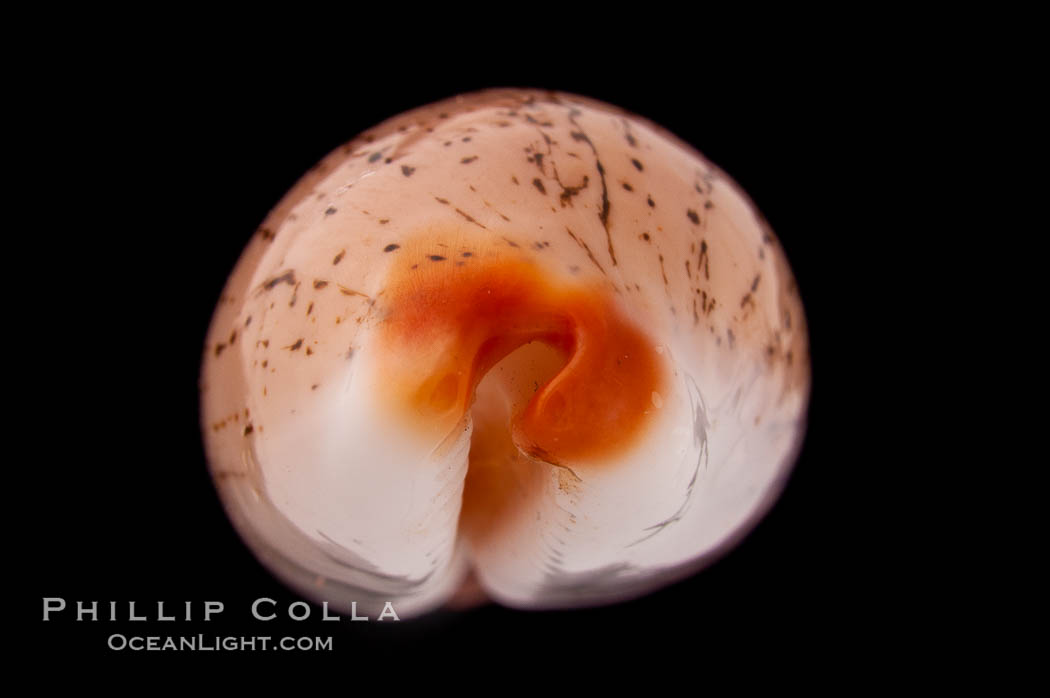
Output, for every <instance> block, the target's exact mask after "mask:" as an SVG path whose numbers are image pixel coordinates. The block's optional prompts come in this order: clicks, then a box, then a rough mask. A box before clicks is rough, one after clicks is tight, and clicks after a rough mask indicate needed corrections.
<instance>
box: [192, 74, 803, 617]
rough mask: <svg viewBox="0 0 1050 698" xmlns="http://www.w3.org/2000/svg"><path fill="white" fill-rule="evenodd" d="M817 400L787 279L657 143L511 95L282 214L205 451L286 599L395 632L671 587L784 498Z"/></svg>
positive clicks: (218, 318) (450, 114)
mask: <svg viewBox="0 0 1050 698" xmlns="http://www.w3.org/2000/svg"><path fill="white" fill-rule="evenodd" d="M808 393H809V358H808V351H807V337H806V330H805V322H804V317H803V313H802V307H801V304H800V301H799V298H798V296H797V292H796V290H795V286H794V281H793V279H792V275H791V272H790V270H789V268H788V266H787V262H786V259H785V257H784V255H783V253H782V251H781V250H780V248H779V247H778V245H777V243H776V241H775V238H774V236H773V235H772V233H771V231H770V230H769V229H768V227H767V226H766V225H765V224H764V222H763V220H762V218H761V217H760V216H759V214H758V213H757V211H756V210H755V209H754V207H753V206H752V205H751V203H750V201H749V200H748V199H747V197H746V196H745V195H743V194H742V193H741V192H740V191H739V189H738V188H737V187H736V185H735V184H734V183H733V182H732V181H730V180H729V179H728V178H727V177H726V176H725V175H724V174H722V173H721V172H720V171H719V170H717V169H716V168H715V167H714V166H712V165H711V164H710V163H708V162H707V161H706V160H704V159H703V158H702V157H701V156H700V155H699V154H698V153H696V152H695V151H694V150H693V149H691V148H690V147H688V146H687V145H685V144H683V143H682V142H680V141H678V140H677V139H675V138H674V137H673V136H670V135H669V134H668V133H666V132H664V131H662V130H661V129H659V128H658V127H656V126H654V125H653V124H651V123H648V122H646V121H644V120H642V119H639V118H637V117H634V116H632V115H629V114H626V113H623V112H621V111H620V110H617V109H615V108H613V107H610V106H608V105H605V104H601V103H597V102H594V101H592V100H588V99H584V98H581V97H577V96H572V95H565V94H551V93H540V92H531V91H517V90H514V91H511V90H497V91H489V92H484V93H479V94H473V95H468V96H465V97H457V98H455V99H452V100H448V101H446V102H442V103H439V104H435V105H431V106H428V107H424V108H421V109H418V110H415V111H412V112H409V113H407V114H404V115H402V116H399V117H396V118H394V119H392V120H390V121H388V122H386V123H384V124H382V125H380V126H379V127H377V128H375V129H373V130H372V131H369V132H367V133H365V134H364V135H362V136H360V137H358V138H357V139H355V140H354V141H352V142H350V143H349V144H347V145H346V146H344V147H343V148H340V149H339V150H337V151H335V152H333V153H332V154H330V155H329V156H328V157H326V158H325V159H324V160H323V161H322V162H321V163H319V164H318V165H317V166H316V167H315V168H314V169H313V170H311V171H310V172H309V173H307V174H306V175H305V176H304V177H303V178H302V179H301V180H300V182H299V183H298V184H296V186H295V187H294V188H293V189H292V191H290V192H289V193H288V194H287V196H285V198H284V199H283V200H282V201H281V202H280V203H279V204H278V205H277V207H276V208H275V209H274V210H273V211H272V212H271V214H270V215H269V217H268V218H267V219H266V221H264V223H263V225H262V226H261V227H260V229H259V231H258V234H257V235H255V236H254V237H253V239H252V240H251V242H250V243H249V245H248V247H247V249H246V250H245V252H244V254H243V256H242V258H241V260H240V261H239V263H238V265H237V267H236V269H235V270H234V273H233V275H232V276H231V278H230V280H229V283H228V285H227V287H226V289H225V292H224V294H223V296H222V298H221V300H220V303H219V306H218V308H217V310H216V312H215V316H214V318H213V321H212V326H211V330H210V334H209V337H208V340H207V346H206V350H205V356H204V364H203V370H202V412H203V428H204V433H205V438H206V441H207V452H208V457H209V461H210V465H211V468H212V472H213V474H214V478H215V480H216V483H217V485H218V488H219V491H220V493H221V496H222V499H223V501H224V504H225V506H226V508H227V511H228V512H229V515H230V517H231V518H232V520H233V521H234V523H235V524H236V526H237V528H238V530H239V531H240V533H241V535H242V536H243V537H244V539H245V540H246V541H247V542H248V543H249V544H250V546H251V547H252V549H253V550H254V551H255V552H256V554H257V555H259V557H260V558H261V559H262V560H263V561H264V562H265V563H266V564H267V565H268V566H269V567H270V568H271V569H273V570H274V571H275V572H276V573H277V574H279V575H280V576H281V577H282V578H283V579H284V580H286V581H287V582H288V583H290V584H292V585H294V586H295V587H296V588H298V589H299V590H300V591H301V592H303V593H305V594H307V595H310V596H312V597H313V598H317V599H325V600H329V601H332V602H339V603H345V602H348V601H350V600H353V601H356V602H358V607H359V608H361V609H368V608H373V609H378V608H381V607H382V604H383V602H386V601H390V602H392V603H393V604H394V605H395V607H396V608H397V612H398V613H399V615H401V616H402V617H404V616H405V615H411V614H415V613H421V612H423V611H426V610H428V609H430V608H433V607H435V606H438V605H440V604H442V603H443V602H445V601H446V600H447V599H448V598H449V597H450V596H451V595H452V594H453V593H454V592H455V590H456V589H457V587H458V586H459V585H460V584H461V583H462V581H463V579H464V578H465V576H466V574H467V572H468V570H470V569H473V571H474V573H475V575H476V577H477V580H478V581H479V583H480V585H481V586H482V588H483V589H484V590H485V592H486V593H487V594H488V595H489V596H490V597H492V598H494V599H496V600H498V601H500V602H502V603H505V604H508V605H512V606H516V607H522V608H551V607H564V606H572V605H582V604H595V603H604V602H608V601H613V600H617V599H621V598H627V597H631V596H636V595H638V594H641V593H644V592H646V591H648V590H650V589H653V588H655V587H657V586H659V585H662V584H665V583H667V582H668V581H671V580H674V579H677V578H680V577H682V576H684V575H686V574H688V573H690V572H692V571H694V570H695V569H697V568H698V567H699V566H700V565H702V564H703V562H704V561H705V560H708V559H710V557H711V556H712V555H713V554H714V553H716V552H717V551H719V550H721V549H724V548H725V546H727V545H728V544H730V543H731V542H733V541H735V540H736V539H738V538H739V536H740V535H741V534H742V532H744V531H745V530H746V529H747V527H748V526H749V525H750V524H751V523H753V522H754V521H755V519H756V518H757V517H759V516H760V515H761V514H762V513H763V512H764V511H765V509H766V508H767V507H768V505H769V503H770V502H771V500H772V498H773V497H775V496H776V494H777V493H778V492H779V490H780V487H781V485H782V482H783V479H784V476H785V474H786V472H787V471H788V470H789V468H790V466H791V464H792V462H793V460H794V457H795V453H796V451H797V448H798V445H799V442H800V438H801V433H802V430H803V426H804V417H805V408H806V403H807V400H808Z"/></svg>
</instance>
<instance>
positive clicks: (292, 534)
mask: <svg viewBox="0 0 1050 698" xmlns="http://www.w3.org/2000/svg"><path fill="white" fill-rule="evenodd" d="M530 97H531V98H533V99H537V100H548V99H556V100H564V101H568V102H571V103H573V104H576V105H580V106H581V107H584V108H588V109H594V110H598V111H600V112H603V113H607V114H610V115H616V116H618V117H622V118H625V119H629V120H630V123H631V126H632V127H639V128H641V127H644V128H647V129H649V130H650V131H651V132H652V133H654V134H657V135H659V137H661V138H662V139H664V140H665V141H667V142H668V143H671V144H673V145H674V146H675V147H676V148H677V149H679V150H681V151H682V152H684V153H688V154H689V155H690V156H691V157H692V158H694V159H695V160H696V161H698V162H700V163H704V164H705V165H706V166H707V167H708V168H709V170H708V171H709V172H712V173H716V176H717V178H718V179H719V180H721V181H722V182H724V183H725V187H726V188H727V190H728V191H731V192H732V193H733V195H735V196H737V197H739V199H740V202H741V204H740V205H741V206H742V207H743V209H745V210H747V211H749V212H750V215H751V216H752V217H753V218H754V219H755V220H756V221H757V225H758V226H759V228H760V229H761V230H762V233H763V235H765V236H767V237H768V238H770V239H772V240H773V241H774V243H773V244H774V246H775V247H774V251H773V252H771V254H772V255H773V256H774V257H775V258H776V260H777V261H778V262H780V263H782V266H783V269H782V270H781V271H782V272H784V273H786V275H787V276H788V277H789V278H790V269H789V267H787V263H786V262H787V260H786V259H785V258H784V252H783V250H782V249H781V248H780V247H779V245H776V244H775V236H774V235H773V233H772V231H771V230H770V229H769V226H768V224H766V222H765V221H764V219H763V218H762V217H761V214H760V213H759V212H758V209H757V207H755V205H754V203H753V202H752V201H751V200H750V198H748V196H747V194H746V193H745V192H743V190H742V189H741V188H740V187H739V186H738V185H737V184H736V183H735V182H734V181H733V180H732V179H731V178H730V177H728V176H727V175H726V174H725V173H724V172H722V171H721V170H720V169H718V168H717V167H715V166H714V165H711V164H710V163H709V162H708V161H707V160H706V158H704V157H703V156H702V155H701V154H700V153H699V152H698V151H697V150H696V149H695V148H694V147H693V146H692V145H691V144H688V143H685V142H683V141H681V140H680V139H678V138H677V137H676V136H674V135H673V134H670V133H669V132H667V131H666V130H665V129H663V128H661V127H659V126H658V125H655V124H653V123H651V122H649V121H648V120H647V119H645V118H644V117H639V116H637V115H635V114H632V113H630V112H627V111H625V110H623V109H620V108H618V107H615V106H612V105H608V104H605V103H603V102H600V101H597V100H593V99H590V98H586V97H580V96H577V95H567V94H563V93H552V92H542V91H536V90H518V89H496V90H486V91H483V92H478V93H472V94H468V95H461V96H457V97H454V98H451V99H449V100H445V101H443V102H438V103H435V104H431V105H428V106H425V107H421V108H419V109H417V110H413V111H410V112H407V113H405V114H402V115H399V116H396V117H393V118H392V119H389V120H387V121H385V122H383V123H382V124H380V125H379V126H377V127H375V128H373V129H369V130H368V131H366V132H365V134H362V136H359V137H358V138H356V139H354V140H353V141H351V142H350V143H348V144H347V145H346V146H344V147H342V148H340V149H337V150H336V151H334V152H333V153H332V154H330V155H329V156H327V157H326V158H325V159H324V160H322V162H321V163H319V165H318V166H317V167H316V168H315V169H314V170H312V171H311V172H309V173H307V174H306V175H304V177H303V178H302V179H301V180H300V182H299V183H297V184H296V186H295V187H293V189H292V190H291V191H290V192H289V193H288V194H287V195H286V196H285V198H284V199H282V201H281V203H280V204H278V206H277V207H276V208H275V209H274V211H273V212H271V214H270V216H268V218H267V220H266V221H264V223H263V225H262V227H261V229H262V230H264V231H266V230H269V231H270V233H271V235H273V234H276V232H278V231H279V230H280V228H281V226H282V225H283V224H284V223H285V222H286V221H287V219H288V216H289V214H290V213H292V209H293V208H295V206H296V205H298V204H299V203H300V202H301V201H302V199H303V196H304V194H306V193H308V192H309V190H310V189H311V188H312V187H313V186H314V185H316V184H317V183H318V182H320V181H322V180H324V179H325V177H326V176H327V175H328V173H330V172H331V171H332V170H333V169H334V168H336V167H338V164H339V163H340V162H342V161H345V159H346V158H347V156H348V155H350V154H351V153H353V152H354V151H355V150H356V149H359V148H360V147H361V146H362V145H364V144H366V143H370V142H373V141H381V140H382V139H383V138H386V137H388V136H391V135H392V134H396V133H397V132H398V129H400V128H401V127H403V126H404V125H406V124H409V123H413V122H417V121H420V120H424V119H425V118H427V117H428V115H433V114H438V113H440V112H442V111H447V112H450V113H452V112H458V113H462V111H463V110H469V109H471V108H472V107H473V106H475V105H491V104H497V105H498V104H501V103H504V102H505V103H507V104H520V103H521V101H522V100H523V99H528V98H530ZM413 136H416V137H418V138H421V139H422V138H426V134H425V132H423V129H419V133H418V134H411V135H410V136H409V137H407V138H406V139H404V140H406V141H408V140H411V138H412V137H413ZM398 147H403V144H402V146H398ZM395 158H396V149H395ZM375 175H376V170H365V171H364V172H362V173H360V175H359V177H358V178H357V179H356V180H353V181H352V182H350V183H348V184H356V183H358V182H361V181H364V180H366V179H369V178H372V177H374V176H375ZM265 237H266V235H265V233H264V234H263V235H262V236H256V237H255V238H253V239H252V241H251V242H250V243H249V245H248V247H247V248H246V250H245V252H244V254H243V255H242V258H241V260H240V261H239V262H238V267H237V271H235V273H234V275H233V276H231V279H230V282H229V283H228V286H227V288H226V290H225V291H224V294H223V298H224V299H227V298H230V297H233V298H234V302H231V303H224V302H223V301H220V304H219V307H218V308H217V310H216V313H215V315H214V317H213V321H212V327H211V329H210V331H209V343H208V345H207V347H206V356H207V355H208V354H214V353H215V351H216V346H217V345H218V344H221V343H222V342H221V341H220V340H221V339H223V338H226V337H227V335H228V331H229V328H230V327H231V326H232V325H233V320H234V319H235V318H237V317H238V315H237V307H235V306H237V303H239V302H240V300H239V299H242V298H244V297H245V296H246V295H247V294H248V292H249V291H250V286H249V282H250V281H251V280H252V279H253V278H254V277H253V275H252V274H250V273H248V274H246V273H245V272H246V271H251V270H253V269H255V268H256V267H257V266H258V263H259V260H260V259H261V258H262V257H263V255H265V254H266V252H267V247H266V245H267V243H268V241H267V240H266V239H265ZM271 239H272V238H271ZM348 254H352V253H351V252H348ZM791 283H793V281H792V282H791ZM238 307H239V306H238ZM792 311H793V312H794V313H795V316H794V322H795V323H796V325H797V326H798V327H799V328H800V329H799V330H798V331H799V332H801V334H802V336H803V338H804V340H803V341H804V343H805V344H806V347H807V349H808V337H807V333H806V330H805V327H806V324H805V316H804V312H803V309H802V306H801V302H800V301H799V302H798V303H796V304H795V305H794V306H792ZM226 346H227V348H232V347H233V346H234V342H227V343H226ZM242 346H243V342H242ZM799 363H800V364H802V363H804V364H805V367H804V371H805V374H804V376H803V377H802V378H801V379H800V380H799V381H798V382H797V383H796V384H795V386H794V390H795V399H796V400H797V401H798V407H797V418H796V421H795V422H794V423H793V425H792V429H793V437H792V438H791V440H790V441H791V442H790V444H789V445H788V447H787V448H786V450H784V451H783V453H782V455H781V457H780V458H779V462H778V463H777V464H776V465H775V466H774V467H773V468H772V469H771V470H772V473H773V475H772V477H771V478H770V479H769V480H768V481H767V482H766V483H765V486H764V488H763V489H762V492H761V493H760V494H759V495H758V496H757V498H756V499H755V503H754V504H753V506H751V508H750V511H749V512H748V513H747V515H746V516H744V517H743V518H742V519H741V520H740V521H738V522H737V523H736V524H735V525H734V526H731V527H729V528H728V529H726V530H725V531H723V535H722V536H721V537H720V539H719V540H718V542H717V543H714V544H712V545H709V546H708V547H707V548H706V549H705V550H704V551H703V552H702V553H700V554H698V555H696V556H693V557H691V558H690V559H689V560H687V561H679V562H677V563H675V564H673V565H670V566H668V567H667V568H665V569H660V568H657V567H654V568H649V569H647V570H646V571H645V573H644V574H643V575H639V577H638V578H637V579H636V580H631V581H628V582H626V583H625V582H620V583H618V584H617V585H616V586H615V587H614V588H612V589H603V588H594V587H593V586H592V585H590V584H582V585H579V586H576V587H571V586H570V587H566V588H565V589H563V590H561V591H558V592H553V593H552V592H550V590H547V595H546V596H545V597H544V598H526V597H521V596H515V595H513V594H512V595H506V594H501V593H500V592H499V591H498V590H493V589H488V591H489V593H490V595H492V596H494V597H495V598H496V599H497V600H498V601H500V602H501V603H504V604H506V605H509V606H516V607H520V608H529V609H539V608H567V607H575V606H579V605H599V604H606V603H614V602H618V601H623V600H627V599H630V598H635V597H638V596H641V595H643V594H645V593H647V592H649V591H651V590H654V589H655V588H657V587H662V586H665V585H667V584H669V583H672V582H674V581H678V580H681V579H683V578H685V577H688V576H690V575H692V574H694V573H696V572H697V571H698V570H699V569H701V568H703V567H705V566H707V565H708V564H710V563H711V562H713V561H715V560H717V559H718V558H720V557H721V556H723V555H724V554H726V553H727V552H728V551H729V550H731V549H732V548H733V547H734V546H736V545H737V544H738V543H739V542H740V540H741V539H743V538H744V537H745V536H746V535H747V534H748V533H749V532H750V531H751V530H752V529H753V528H754V527H755V526H756V525H757V523H758V522H759V521H760V520H761V519H762V518H763V517H764V516H765V515H766V513H767V512H768V511H769V509H770V508H771V507H772V506H773V504H774V502H775V501H776V500H777V498H778V497H779V496H780V494H781V493H782V491H783V489H784V487H785V485H786V482H787V480H788V478H789V476H790V474H791V472H792V470H793V467H794V465H795V463H796V460H797V458H798V455H799V452H800V450H801V448H802V445H803V440H804V435H805V433H806V415H807V412H808V406H809V398H810V386H811V384H810V376H809V373H808V371H809V367H808V363H809V361H808V351H807V355H806V356H805V358H804V359H803V358H801V357H800V361H799ZM201 380H202V427H203V430H204V433H205V441H206V445H207V449H208V460H209V467H210V468H211V471H212V474H213V477H214V480H215V482H216V486H217V488H218V491H219V493H220V495H221V498H222V500H223V503H224V506H225V508H226V511H227V513H228V515H229V516H230V518H231V521H232V522H233V523H234V525H235V527H236V528H237V530H238V532H239V533H240V535H241V537H242V538H243V539H244V540H245V542H246V543H247V544H248V546H249V547H250V548H251V549H252V550H253V552H254V553H255V554H256V556H257V557H258V558H259V559H260V560H261V561H262V562H263V563H264V565H265V566H267V567H268V568H269V569H271V570H272V571H273V572H274V573H275V574H276V575H277V576H278V577H280V578H281V579H282V580H283V581H284V582H285V583H287V584H289V585H290V586H292V587H293V588H295V589H296V590H297V591H298V592H299V593H301V594H303V595H304V596H307V597H309V598H311V599H314V600H316V601H321V600H327V601H331V602H336V603H348V602H349V601H356V602H358V606H359V607H363V608H364V609H366V610H369V609H371V610H372V612H374V613H378V611H379V609H380V608H381V607H382V604H383V603H384V602H385V601H387V600H390V598H391V595H392V594H394V595H395V596H396V598H397V600H398V611H399V613H401V614H402V615H403V616H406V617H408V616H413V615H418V614H421V613H424V612H426V611H428V610H431V609H433V608H436V607H438V606H440V605H441V604H442V603H444V601H445V600H446V599H447V598H448V597H449V596H450V595H451V594H452V593H453V592H454V590H455V588H456V587H457V586H458V584H459V583H460V581H461V580H462V578H463V577H464V576H465V575H466V573H467V570H468V569H469V567H470V564H471V562H470V560H469V555H470V553H469V551H468V550H467V549H466V548H465V547H464V545H463V543H462V541H459V540H457V541H455V542H454V543H453V544H452V545H451V547H450V548H449V550H448V551H447V553H448V556H447V560H446V562H445V567H444V568H443V572H442V574H439V575H435V576H434V577H432V578H430V579H429V580H428V579H423V580H422V581H420V578H400V577H397V575H390V574H387V573H386V572H384V571H383V570H378V569H370V568H369V565H368V563H367V561H363V560H360V559H356V558H353V557H352V556H351V557H349V558H348V557H347V556H346V552H347V551H346V549H345V548H343V547H342V546H339V545H335V546H333V547H331V548H327V547H326V546H324V545H319V544H318V540H317V538H316V536H314V537H308V536H307V535H306V534H305V533H304V532H303V530H302V529H301V528H300V527H298V526H297V525H296V524H295V523H293V522H292V521H291V520H289V519H288V517H287V516H286V515H285V513H283V512H282V511H281V509H280V508H279V507H277V506H275V505H274V502H273V501H272V499H271V497H269V496H268V495H267V494H266V486H265V484H264V479H265V478H264V477H263V474H262V468H261V467H260V465H259V463H258V459H259V455H258V453H257V450H256V448H255V445H254V439H244V438H227V436H228V435H229V434H230V433H232V432H231V431H226V432H225V433H224V434H222V435H220V436H218V437H217V436H215V434H216V432H215V430H214V425H215V423H216V422H218V421H220V420H224V419H226V418H227V417H228V415H227V414H226V412H227V411H228V410H224V409H220V408H219V407H217V406H216V405H215V404H213V403H212V402H210V401H209V398H208V395H209V394H212V395H214V394H215V392H216V391H223V392H224V393H226V394H230V395H239V394H243V393H246V392H247V391H248V388H247V387H246V381H247V379H246V377H245V376H244V375H237V372H235V371H228V372H217V371H209V370H208V363H207V361H206V362H205V364H204V366H203V367H202V376H201ZM348 380H349V379H348ZM663 400H664V397H663V396H660V397H654V404H656V403H662V401H663ZM235 401H236V400H235ZM239 409H240V407H239V406H238V410H239ZM235 414H239V412H238V413H235ZM242 419H243V420H244V422H238V424H237V428H236V430H235V431H240V428H241V427H242V426H243V427H244V428H245V429H248V426H246V423H247V422H248V420H249V419H251V416H250V415H248V414H244V416H243V418H242ZM466 431H467V432H468V437H467V439H466V443H467V445H469V426H468V427H467V429H466ZM239 436H246V435H239ZM454 436H456V430H454V432H453V434H452V435H451V436H450V438H451V437H454ZM453 441H455V440H454V439H453ZM457 443H458V447H459V448H462V439H460V440H459V442H457ZM455 447H456V443H452V442H450V445H449V448H455ZM234 453H235V454H237V455H236V456H233V455H231V454H234ZM464 457H465V455H464ZM264 531H265V533H264ZM399 585H401V586H399Z"/></svg>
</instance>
